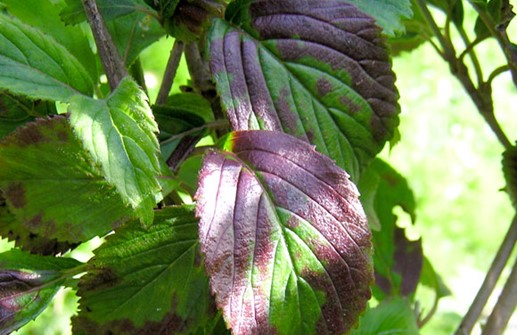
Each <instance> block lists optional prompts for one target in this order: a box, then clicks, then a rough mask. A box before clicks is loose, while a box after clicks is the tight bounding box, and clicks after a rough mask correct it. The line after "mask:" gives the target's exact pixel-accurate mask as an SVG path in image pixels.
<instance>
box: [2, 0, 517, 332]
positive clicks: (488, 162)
mask: <svg viewBox="0 0 517 335" xmlns="http://www.w3.org/2000/svg"><path fill="white" fill-rule="evenodd" d="M510 2H511V3H512V4H513V5H514V6H516V5H517V4H516V3H515V2H514V1H510ZM465 9H466V20H465V30H466V31H467V33H468V34H472V35H473V32H474V23H475V20H474V18H475V14H474V13H473V11H472V10H471V9H470V8H469V7H468V6H466V8H465ZM433 14H434V15H435V17H436V18H440V15H441V14H440V13H439V12H433ZM443 19H444V18H443ZM508 33H509V35H510V36H517V22H516V20H513V22H512V23H511V24H510V26H509V28H508ZM173 42H174V40H173V39H172V38H162V39H161V40H159V41H158V42H156V43H154V44H152V45H151V46H150V47H148V48H147V49H146V50H145V51H144V52H143V53H142V54H141V57H140V59H141V62H142V67H143V69H144V70H145V79H146V85H147V88H148V91H149V95H150V100H151V101H154V100H155V98H156V95H157V93H158V88H159V85H160V82H159V81H160V78H161V76H162V74H163V71H164V69H165V65H166V62H167V58H168V56H169V51H170V49H171V47H172V45H173ZM458 43H461V42H460V41H459V38H458ZM477 50H478V52H479V57H480V59H481V61H482V64H483V66H484V67H485V66H486V67H487V68H488V69H489V70H488V71H487V73H489V72H490V69H491V66H493V68H496V67H497V66H498V64H501V63H504V58H503V56H502V55H501V53H500V49H499V48H498V47H497V44H496V42H495V41H493V40H487V41H484V42H483V43H482V44H481V45H479V46H478V47H477ZM393 63H394V71H395V73H396V74H397V86H398V89H399V92H400V96H401V97H400V103H401V106H402V114H401V124H400V128H399V130H400V134H401V139H400V141H399V142H398V143H397V144H396V145H395V146H393V147H391V148H390V147H386V148H385V150H384V152H383V153H382V155H381V157H383V158H384V159H386V160H387V161H388V162H389V163H390V164H391V165H392V166H393V167H394V168H395V169H397V171H399V172H400V173H401V174H402V175H403V176H405V177H406V178H407V180H408V182H409V184H410V186H411V187H412V189H413V191H414V194H415V196H416V200H417V218H416V225H415V226H413V227H410V228H409V229H408V230H409V231H410V235H411V236H412V237H413V238H415V239H416V238H419V237H420V236H421V237H422V238H423V248H424V254H425V255H426V256H427V257H428V258H429V259H430V260H431V262H432V264H433V265H434V267H435V269H436V271H437V272H438V273H440V274H441V275H442V278H443V280H444V282H445V283H446V285H447V286H448V287H449V289H450V290H451V292H452V294H451V295H450V296H448V297H445V298H443V299H442V300H441V301H440V304H439V306H438V310H437V312H436V314H435V315H434V317H433V318H432V319H431V321H430V322H429V323H428V324H427V325H425V326H424V328H422V329H421V333H422V334H424V335H434V334H438V335H440V334H451V333H453V332H454V330H455V329H456V328H457V326H458V324H459V322H460V320H461V318H462V317H463V315H464V314H465V312H466V310H467V309H468V307H469V305H470V303H471V302H472V299H473V298H474V296H475V294H476V292H477V290H478V288H479V286H480V285H481V282H482V281H483V278H484V276H485V273H486V271H487V269H488V267H489V266H490V262H491V261H492V258H493V256H494V254H495V252H496V250H497V248H498V246H499V244H500V242H501V240H502V238H503V236H504V234H505V232H506V230H507V227H508V226H509V223H510V222H511V220H512V217H513V209H512V206H511V203H510V201H509V199H508V196H507V194H506V193H504V192H502V191H501V189H502V188H503V187H504V178H503V174H502V172H501V153H502V151H503V148H502V146H501V145H500V144H499V142H498V141H497V139H496V138H495V136H494V135H493V133H492V131H491V130H490V128H489V127H488V126H487V125H486V123H485V122H484V120H483V119H482V118H481V116H480V115H479V113H478V112H477V110H476V108H475V106H474V105H473V103H472V102H471V100H470V98H469V97H468V95H467V94H466V93H465V91H464V90H463V89H462V87H461V86H460V84H459V83H458V82H457V80H456V79H455V78H454V77H452V76H451V74H450V72H449V67H448V65H447V64H446V63H444V62H443V61H442V60H441V59H440V58H439V57H438V56H437V54H436V52H435V50H433V48H432V47H431V46H430V45H429V44H423V45H421V46H420V47H418V48H417V49H415V50H413V51H412V52H403V53H401V54H399V55H397V56H396V57H395V58H394V60H393ZM188 80H189V76H188V70H187V68H186V64H185V62H184V60H182V62H181V64H180V67H179V69H178V73H177V75H176V79H175V82H174V86H173V92H172V93H175V92H180V86H181V85H186V84H188ZM493 84H494V102H495V110H496V115H497V118H498V120H500V124H501V125H502V127H503V129H504V131H505V132H506V133H507V134H509V135H510V137H511V138H512V139H515V138H516V136H515V134H517V115H515V114H516V113H517V108H516V106H517V89H516V87H515V86H514V84H513V82H512V80H511V75H510V73H509V72H507V73H504V74H503V75H501V76H499V77H497V78H496V79H495V81H494V83H493ZM396 214H397V215H398V216H399V222H398V224H399V225H401V226H405V227H409V226H411V223H410V218H409V216H407V214H405V213H404V212H403V211H402V210H399V211H396ZM100 243H101V241H100V239H95V240H94V241H91V242H90V243H88V244H84V245H82V246H81V247H80V248H79V249H78V250H75V251H74V254H73V257H75V258H77V259H79V260H81V261H86V260H87V259H89V258H90V257H91V256H92V255H93V254H92V253H91V250H92V249H93V248H95V247H97V246H98V245H99V244H100ZM10 248H12V244H11V243H7V242H6V240H2V241H0V251H4V250H8V249H10ZM516 256H517V255H516V252H515V251H514V255H513V256H512V259H514V258H515V257H516ZM512 263H513V261H510V262H509V264H512ZM508 274H509V271H507V272H506V273H505V275H504V276H503V279H504V280H505V279H506V277H507V276H508ZM416 297H417V300H418V301H419V304H420V308H421V310H423V311H424V314H425V313H426V311H429V309H430V308H431V305H432V300H433V293H432V292H431V291H430V290H428V289H426V288H425V287H419V288H418V291H417V293H416ZM496 299H497V292H496V294H494V296H493V297H492V300H493V301H492V302H495V300H496ZM492 305H493V303H492V304H489V306H488V307H491V306H492ZM76 308H77V298H76V297H75V295H74V293H73V292H72V291H70V290H62V291H61V292H60V293H59V294H58V296H56V298H55V299H54V300H53V302H52V303H51V305H50V306H49V308H47V309H46V310H45V311H44V312H43V313H42V314H41V315H40V316H39V317H38V318H37V319H36V320H35V321H32V322H30V323H29V324H27V325H26V326H25V327H23V328H22V329H21V330H19V331H18V332H15V333H14V334H17V335H29V334H34V335H36V334H37V335H57V334H69V333H70V323H69V320H70V319H69V318H70V316H71V315H72V314H73V313H74V310H75V309H76ZM487 312H489V311H487ZM479 331H480V330H479V329H476V330H475V332H474V334H478V333H479ZM515 333H517V320H516V317H515V316H514V318H513V320H512V321H511V322H510V324H509V326H508V328H507V330H506V334H515Z"/></svg>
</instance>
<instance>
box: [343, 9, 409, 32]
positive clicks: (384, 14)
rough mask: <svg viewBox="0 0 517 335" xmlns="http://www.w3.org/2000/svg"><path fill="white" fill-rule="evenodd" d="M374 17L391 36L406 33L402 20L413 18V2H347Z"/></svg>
mask: <svg viewBox="0 0 517 335" xmlns="http://www.w3.org/2000/svg"><path fill="white" fill-rule="evenodd" d="M346 1H347V2H350V3H353V4H354V5H356V6H357V7H359V9H361V10H362V11H363V12H365V13H368V14H369V15H371V16H373V17H374V18H375V20H376V21H377V24H378V25H380V26H381V27H382V28H383V29H384V33H386V34H387V35H390V36H394V35H397V34H399V33H403V32H404V31H405V27H404V24H403V22H402V20H403V19H404V18H406V19H408V18H410V17H411V16H412V10H411V0H384V1H379V0H346Z"/></svg>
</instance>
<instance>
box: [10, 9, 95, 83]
mask: <svg viewBox="0 0 517 335" xmlns="http://www.w3.org/2000/svg"><path fill="white" fill-rule="evenodd" d="M1 2H2V4H4V5H5V6H6V10H7V12H8V13H9V14H11V15H13V16H15V17H17V18H18V19H19V20H21V21H22V22H24V23H25V24H28V25H30V26H32V27H35V28H38V29H39V30H41V31H43V32H44V33H45V34H46V35H49V36H52V38H54V39H55V40H56V41H57V42H58V43H59V44H61V45H62V46H64V47H65V48H66V49H67V50H68V51H70V53H71V54H72V55H74V57H75V58H77V60H78V61H79V63H81V65H82V66H83V67H84V68H85V70H86V72H87V73H88V74H89V76H90V78H91V79H92V80H93V81H94V82H95V83H96V82H97V81H98V77H99V75H98V68H97V59H96V57H95V56H94V54H93V51H92V48H91V44H90V41H89V39H88V36H87V34H86V33H85V30H84V29H83V28H82V27H79V26H76V27H73V26H65V23H64V22H63V21H61V19H60V17H59V13H60V11H61V9H62V0H61V1H58V2H57V3H56V1H49V0H43V1H42V0H23V1H20V0H2V1H1ZM79 2H80V1H79ZM81 6H82V4H81Z"/></svg>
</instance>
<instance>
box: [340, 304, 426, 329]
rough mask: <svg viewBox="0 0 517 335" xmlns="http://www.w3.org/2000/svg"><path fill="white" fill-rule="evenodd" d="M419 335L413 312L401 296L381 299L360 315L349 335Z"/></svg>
mask: <svg viewBox="0 0 517 335" xmlns="http://www.w3.org/2000/svg"><path fill="white" fill-rule="evenodd" d="M381 334H386V335H388V334H389V335H419V334H420V332H419V329H418V325H417V323H416V317H415V312H413V310H412V309H411V306H410V304H409V302H408V301H407V300H406V299H403V298H393V299H388V300H384V301H382V302H381V303H380V304H379V305H378V306H376V307H375V308H370V309H368V310H367V311H366V313H365V314H364V315H363V316H362V317H361V320H360V321H359V327H358V328H357V329H355V330H353V331H352V333H351V334H350V335H381Z"/></svg>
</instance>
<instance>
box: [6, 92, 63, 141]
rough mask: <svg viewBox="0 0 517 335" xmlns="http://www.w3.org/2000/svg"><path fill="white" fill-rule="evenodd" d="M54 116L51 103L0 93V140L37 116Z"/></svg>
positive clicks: (54, 111)
mask: <svg viewBox="0 0 517 335" xmlns="http://www.w3.org/2000/svg"><path fill="white" fill-rule="evenodd" d="M50 114H56V107H55V105H54V104H53V103H51V102H48V101H41V100H36V101H34V100H31V99H26V98H24V97H20V96H16V95H13V94H10V93H8V92H2V91H0V139H2V138H3V137H4V136H5V135H7V134H9V133H10V132H12V131H13V130H15V129H16V128H17V127H19V126H21V125H23V124H25V123H27V122H30V121H34V118H35V117H37V116H47V115H50Z"/></svg>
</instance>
